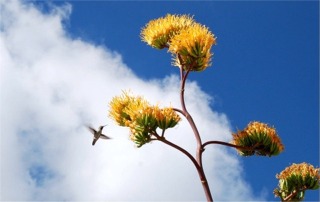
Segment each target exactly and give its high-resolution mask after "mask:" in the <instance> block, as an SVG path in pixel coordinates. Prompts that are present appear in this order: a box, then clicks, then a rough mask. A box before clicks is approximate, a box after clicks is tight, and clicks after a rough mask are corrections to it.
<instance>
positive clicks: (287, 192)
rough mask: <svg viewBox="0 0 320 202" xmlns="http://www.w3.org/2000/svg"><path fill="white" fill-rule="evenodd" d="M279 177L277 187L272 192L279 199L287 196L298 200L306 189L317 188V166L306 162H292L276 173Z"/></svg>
mask: <svg viewBox="0 0 320 202" xmlns="http://www.w3.org/2000/svg"><path fill="white" fill-rule="evenodd" d="M276 177H277V179H279V187H278V188H277V189H275V190H274V194H275V195H276V196H278V197H280V198H281V199H285V198H287V197H289V198H290V200H292V201H300V200H303V198H304V192H305V190H307V189H319V183H320V173H319V168H314V167H313V165H311V164H307V163H300V164H295V163H294V164H292V165H291V166H289V167H287V168H285V169H284V170H283V171H282V172H281V173H280V174H277V175H276Z"/></svg>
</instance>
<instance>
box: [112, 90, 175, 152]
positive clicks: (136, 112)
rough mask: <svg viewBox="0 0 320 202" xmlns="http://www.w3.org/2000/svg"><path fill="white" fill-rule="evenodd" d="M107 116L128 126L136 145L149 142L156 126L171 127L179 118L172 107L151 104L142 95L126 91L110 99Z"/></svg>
mask: <svg viewBox="0 0 320 202" xmlns="http://www.w3.org/2000/svg"><path fill="white" fill-rule="evenodd" d="M109 116H110V117H111V118H112V119H113V120H115V121H116V122H117V123H118V124H119V125H120V126H125V127H129V128H130V132H131V135H130V138H131V140H133V141H134V142H135V143H136V144H137V146H138V147H141V146H142V145H143V144H145V143H147V142H149V141H150V138H151V135H152V133H155V131H156V129H157V128H158V127H159V128H160V129H162V130H165V129H168V128H172V127H174V126H175V125H177V123H178V122H179V121H180V120H181V118H180V116H179V115H178V114H177V113H176V112H175V111H174V110H173V109H172V108H163V109H161V108H159V107H158V106H151V105H150V104H149V103H148V102H147V101H146V100H145V99H143V98H142V97H135V96H131V95H129V93H128V92H124V93H123V95H121V96H116V97H114V98H113V99H112V100H111V102H110V110H109Z"/></svg>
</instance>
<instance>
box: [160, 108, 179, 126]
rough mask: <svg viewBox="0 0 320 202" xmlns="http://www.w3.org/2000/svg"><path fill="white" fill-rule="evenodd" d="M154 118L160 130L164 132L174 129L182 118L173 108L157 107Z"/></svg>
mask: <svg viewBox="0 0 320 202" xmlns="http://www.w3.org/2000/svg"><path fill="white" fill-rule="evenodd" d="M154 116H155V119H156V120H157V123H158V126H159V128H161V129H163V130H165V129H167V128H172V127H174V126H175V125H177V123H178V122H179V121H180V120H181V118H180V116H179V115H178V114H177V113H176V112H175V111H174V110H173V109H172V108H163V109H159V107H157V106H156V107H155V108H154Z"/></svg>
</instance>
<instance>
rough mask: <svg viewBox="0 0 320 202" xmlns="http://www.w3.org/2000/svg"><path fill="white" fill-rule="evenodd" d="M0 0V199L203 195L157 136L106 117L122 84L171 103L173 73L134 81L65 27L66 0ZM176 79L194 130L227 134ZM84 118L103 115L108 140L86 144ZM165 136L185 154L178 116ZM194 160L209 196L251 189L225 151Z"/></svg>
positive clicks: (193, 88)
mask: <svg viewBox="0 0 320 202" xmlns="http://www.w3.org/2000/svg"><path fill="white" fill-rule="evenodd" d="M0 4H1V7H2V10H1V35H0V55H1V58H0V66H1V114H0V115H1V192H0V196H1V200H90V201H91V200H205V197H204V193H203V190H202V186H201V184H200V182H199V179H198V176H197V172H196V170H195V168H194V167H193V165H192V163H191V162H190V160H189V159H187V158H186V157H185V156H184V155H182V154H181V153H179V152H177V151H176V150H174V149H173V148H170V147H168V146H166V145H164V144H161V143H158V142H154V143H151V144H148V145H145V146H143V147H142V148H140V149H137V148H135V147H134V145H133V143H132V142H130V141H129V139H128V134H129V132H128V130H127V129H125V128H121V127H118V126H116V125H115V124H114V123H113V122H112V121H111V120H110V119H108V117H107V111H108V101H110V99H111V98H112V97H113V96H115V95H119V94H120V93H121V90H122V89H129V88H130V89H131V90H132V91H133V92H134V93H135V94H139V95H144V96H145V97H146V98H147V99H148V100H149V101H150V102H152V103H157V102H159V101H160V104H161V105H170V104H171V105H172V106H177V107H178V106H180V105H179V95H178V93H179V81H178V78H177V77H176V76H167V77H166V78H164V79H163V80H151V81H144V80H142V79H139V78H138V77H137V76H135V75H134V73H133V72H132V71H131V70H130V68H129V67H127V66H126V65H124V64H123V62H122V59H121V56H120V55H119V54H117V53H115V52H112V51H110V50H108V49H107V48H103V47H97V46H95V45H93V44H90V43H87V42H84V41H81V40H80V39H71V38H70V37H68V33H66V31H65V30H64V28H63V23H62V21H63V20H67V18H68V16H69V15H70V14H71V6H70V5H68V4H66V5H65V6H63V7H53V8H52V10H51V12H48V13H46V14H44V13H41V12H40V11H39V10H38V9H37V8H36V7H35V6H34V5H32V4H30V3H20V2H17V1H2V2H1V3H0ZM137 29H139V28H137ZM186 89H187V90H186V98H187V100H186V102H187V106H188V108H189V111H190V113H191V114H192V115H194V120H195V122H196V123H198V128H199V130H200V132H201V133H202V134H204V137H203V139H204V140H209V139H219V140H229V138H230V126H229V123H228V121H227V118H226V116H225V115H224V114H218V113H216V112H214V111H212V110H211V109H210V107H209V102H210V97H209V96H208V95H206V94H205V93H204V92H203V91H201V90H200V88H199V86H198V85H197V83H195V82H189V83H188V84H187V88H186ZM87 123H91V124H94V126H95V127H97V126H98V125H100V124H105V123H108V126H107V128H106V133H108V135H110V136H111V137H113V140H110V141H103V140H99V141H98V142H97V144H96V145H95V146H94V147H92V146H91V141H92V139H91V138H92V137H91V136H90V133H89V132H88V131H87V129H86V128H85V127H84V124H87ZM167 137H168V138H169V139H171V140H172V141H174V142H176V143H178V144H181V145H183V146H184V147H185V148H187V150H189V151H190V152H192V154H194V148H195V143H194V137H193V136H192V133H191V130H190V127H189V126H188V125H187V123H186V121H183V122H182V123H181V124H179V125H178V127H176V128H174V129H171V130H169V131H168V134H167ZM204 165H205V169H206V173H207V176H208V180H209V183H210V186H211V189H212V193H213V197H214V198H215V199H217V200H254V199H257V198H256V197H258V196H256V197H254V196H253V195H252V193H251V189H250V187H249V185H248V184H247V183H246V182H245V181H244V180H243V178H242V177H241V174H242V170H241V165H240V163H239V160H238V159H237V157H236V155H235V154H234V152H230V151H229V150H226V149H224V148H222V147H220V146H217V147H215V148H213V147H212V148H208V149H207V150H206V152H205V153H204Z"/></svg>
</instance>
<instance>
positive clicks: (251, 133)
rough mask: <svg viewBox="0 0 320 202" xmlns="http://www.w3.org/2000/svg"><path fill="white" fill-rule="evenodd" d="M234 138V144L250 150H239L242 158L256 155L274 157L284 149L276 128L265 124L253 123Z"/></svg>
mask: <svg viewBox="0 0 320 202" xmlns="http://www.w3.org/2000/svg"><path fill="white" fill-rule="evenodd" d="M232 136H233V140H232V142H231V143H232V144H235V145H238V146H241V147H246V148H248V149H238V152H239V154H240V155H242V156H250V155H253V154H255V153H256V154H257V155H262V156H266V155H268V156H273V155H278V154H279V153H280V152H282V151H283V149H284V146H283V144H282V143H281V140H280V138H279V136H278V135H277V133H276V130H275V128H273V127H270V126H268V125H267V124H264V123H260V122H251V123H249V124H248V126H247V127H246V128H245V129H244V130H243V131H239V132H238V133H236V134H233V135H232Z"/></svg>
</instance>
